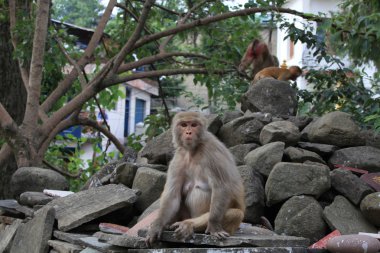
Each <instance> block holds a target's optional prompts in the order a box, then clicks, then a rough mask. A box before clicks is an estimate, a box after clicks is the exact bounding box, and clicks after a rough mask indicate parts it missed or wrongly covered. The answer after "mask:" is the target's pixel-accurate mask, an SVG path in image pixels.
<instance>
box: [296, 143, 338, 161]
mask: <svg viewBox="0 0 380 253" xmlns="http://www.w3.org/2000/svg"><path fill="white" fill-rule="evenodd" d="M297 145H298V146H299V147H300V148H303V149H306V150H309V151H312V152H315V153H317V154H318V155H320V156H322V157H323V158H326V157H330V156H331V155H332V154H333V153H334V152H335V151H336V150H337V149H338V147H337V146H335V145H329V144H321V143H312V142H303V141H300V142H298V144H297Z"/></svg>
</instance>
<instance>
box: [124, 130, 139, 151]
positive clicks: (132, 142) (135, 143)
mask: <svg viewBox="0 0 380 253" xmlns="http://www.w3.org/2000/svg"><path fill="white" fill-rule="evenodd" d="M127 146H128V147H131V148H133V149H134V150H136V151H139V150H141V149H142V147H143V145H142V135H136V134H135V133H133V134H130V135H128V137H127Z"/></svg>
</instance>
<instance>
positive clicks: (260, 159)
mask: <svg viewBox="0 0 380 253" xmlns="http://www.w3.org/2000/svg"><path fill="white" fill-rule="evenodd" d="M284 147H285V143H283V142H280V141H278V142H271V143H268V144H266V145H264V146H261V147H258V148H256V149H254V150H252V151H251V152H249V153H248V154H247V155H246V156H245V158H244V163H245V164H246V165H248V166H250V167H251V168H252V169H253V170H256V171H258V172H260V173H261V174H262V175H264V176H266V177H267V176H269V174H270V172H271V171H272V169H273V167H274V166H275V165H276V164H277V163H279V162H281V160H282V156H283V154H284Z"/></svg>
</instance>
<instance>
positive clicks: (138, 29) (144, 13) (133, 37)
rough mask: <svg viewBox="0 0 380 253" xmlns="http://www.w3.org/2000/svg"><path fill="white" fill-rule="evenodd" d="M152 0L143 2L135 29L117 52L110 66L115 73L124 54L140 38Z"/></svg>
mask: <svg viewBox="0 0 380 253" xmlns="http://www.w3.org/2000/svg"><path fill="white" fill-rule="evenodd" d="M153 2H154V0H146V1H145V4H144V8H143V10H142V13H141V16H140V18H139V21H138V24H137V27H136V28H135V31H134V32H133V34H132V35H131V37H130V38H129V39H128V41H127V43H126V44H125V45H124V47H123V48H122V49H121V51H120V52H119V53H118V54H117V56H116V58H115V60H114V66H113V68H112V72H113V73H115V72H116V71H117V69H118V68H119V67H120V65H121V63H122V62H123V61H124V58H125V56H126V55H127V54H128V53H129V52H130V51H131V49H132V48H133V46H134V44H135V43H136V41H137V40H138V39H139V38H140V36H141V32H142V30H143V29H144V26H145V22H146V20H147V19H148V14H149V12H150V9H151V7H152V4H153Z"/></svg>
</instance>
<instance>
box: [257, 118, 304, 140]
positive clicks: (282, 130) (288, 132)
mask: <svg viewBox="0 0 380 253" xmlns="http://www.w3.org/2000/svg"><path fill="white" fill-rule="evenodd" d="M300 137H301V133H300V131H299V129H298V127H296V125H295V124H294V123H292V122H290V121H285V120H280V121H274V122H272V123H269V124H267V125H265V126H264V127H263V129H262V130H261V133H260V143H261V144H262V145H264V144H267V143H269V142H275V141H282V142H284V143H285V145H286V146H291V145H295V144H297V142H298V141H299V140H300Z"/></svg>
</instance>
